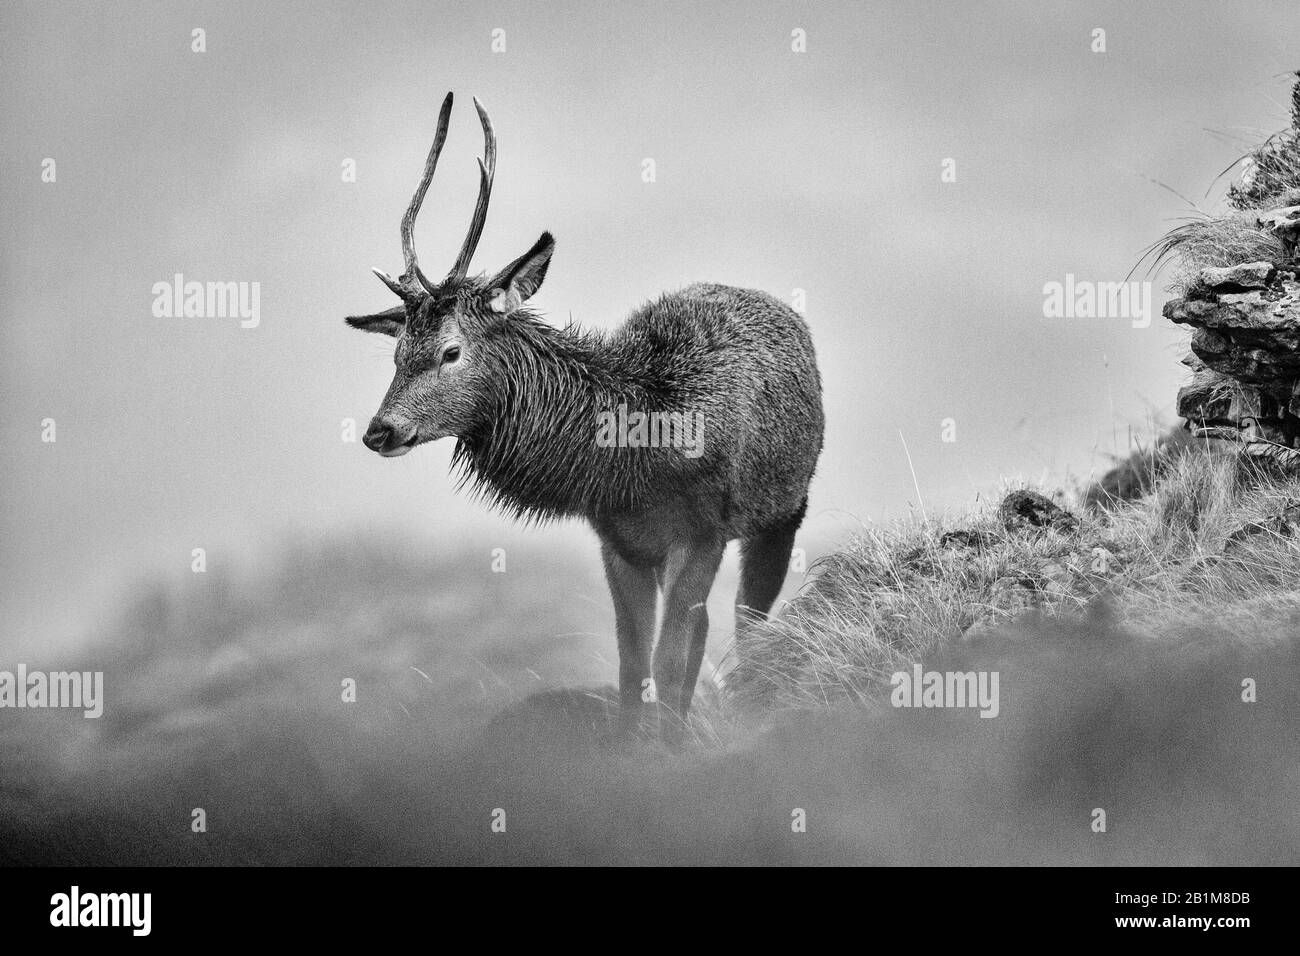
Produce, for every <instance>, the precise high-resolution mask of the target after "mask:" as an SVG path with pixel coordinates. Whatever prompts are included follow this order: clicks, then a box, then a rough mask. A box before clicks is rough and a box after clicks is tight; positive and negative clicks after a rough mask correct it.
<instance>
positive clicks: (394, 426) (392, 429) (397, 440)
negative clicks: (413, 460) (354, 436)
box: [361, 415, 415, 457]
mask: <svg viewBox="0 0 1300 956" xmlns="http://www.w3.org/2000/svg"><path fill="white" fill-rule="evenodd" d="M361 441H362V442H363V443H364V444H365V446H366V447H367V448H369V449H370V450H371V451H375V452H378V453H379V454H381V455H384V456H387V457H393V456H396V455H404V454H406V453H407V452H408V451H410V450H411V449H412V448H413V447H414V446H415V426H414V425H412V424H410V423H409V422H400V421H395V420H393V419H389V418H384V417H383V416H381V415H376V416H375V417H374V418H372V419H371V420H370V427H369V428H367V429H366V434H365V437H363V438H362V439H361Z"/></svg>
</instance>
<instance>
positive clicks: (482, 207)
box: [371, 93, 497, 299]
mask: <svg viewBox="0 0 1300 956" xmlns="http://www.w3.org/2000/svg"><path fill="white" fill-rule="evenodd" d="M451 103H452V95H451V94H450V93H448V94H447V98H446V99H444V100H443V101H442V109H441V110H440V111H439V112H438V131H437V133H435V134H434V137H433V146H432V147H431V148H430V149H429V158H428V159H426V160H425V161H424V176H423V177H421V179H420V185H418V186H416V187H415V195H414V196H412V197H411V203H410V205H408V206H407V207H406V214H405V215H403V216H402V259H403V261H404V262H405V264H406V268H405V271H404V272H403V273H402V275H401V276H399V277H398V278H397V279H394V278H393V277H392V276H390V275H389V274H388V273H387V272H384V271H383V270H382V269H372V270H371V271H373V272H374V274H375V275H377V276H379V278H380V280H381V281H382V282H383V283H384V285H386V286H388V288H389V289H391V290H392V291H393V292H394V293H396V294H397V295H399V296H401V297H402V298H403V299H411V298H413V297H418V296H419V295H420V294H421V291H422V290H423V292H426V293H428V294H429V295H433V294H434V293H436V292H437V290H438V285H435V284H434V283H432V282H430V281H429V278H428V276H426V275H425V274H424V272H423V271H422V270H421V269H420V263H419V260H418V258H417V257H416V254H415V238H414V235H413V232H414V229H415V217H416V216H418V215H419V214H420V206H422V205H423V204H424V194H425V193H426V192H428V191H429V183H431V182H432V181H433V173H434V170H436V169H437V168H438V156H439V154H440V153H441V152H442V144H443V143H444V142H446V139H447V123H448V121H449V120H450V119H451ZM474 108H475V109H476V110H477V111H478V118H479V122H480V123H481V124H482V125H483V153H484V159H481V160H479V164H478V169H479V187H478V202H477V203H476V204H475V206H474V218H473V219H471V220H470V224H469V232H468V233H467V234H466V235H465V242H464V244H463V245H462V246H461V247H460V255H458V256H457V257H456V264H455V265H453V266H452V267H451V271H450V272H448V273H447V278H445V279H443V281H442V283H440V284H441V285H445V284H446V283H448V282H459V281H460V280H462V279H464V278H465V276H466V275H468V273H469V262H470V259H472V258H473V257H474V250H475V249H476V248H477V247H478V240H479V236H481V235H482V234H483V223H484V222H485V221H486V220H487V208H488V201H489V200H490V199H491V197H492V179H493V177H494V176H495V175H496V168H497V137H496V133H495V132H493V130H492V121H491V120H490V119H488V115H487V110H485V109H484V108H483V104H482V103H480V102H479V101H478V97H475V98H474Z"/></svg>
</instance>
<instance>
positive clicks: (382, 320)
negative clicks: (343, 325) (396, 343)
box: [344, 305, 406, 336]
mask: <svg viewBox="0 0 1300 956" xmlns="http://www.w3.org/2000/svg"><path fill="white" fill-rule="evenodd" d="M344 321H345V322H347V324H348V325H350V326H352V327H353V328H354V329H360V330H361V331H362V332H380V333H382V334H384V335H393V336H396V335H397V333H398V332H401V331H402V326H404V325H406V306H405V305H395V306H393V307H392V308H391V309H385V310H384V311H383V312H376V313H375V314H374V315H349V316H348V317H347V318H346V319H344Z"/></svg>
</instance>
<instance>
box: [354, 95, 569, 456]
mask: <svg viewBox="0 0 1300 956" xmlns="http://www.w3.org/2000/svg"><path fill="white" fill-rule="evenodd" d="M451 101H452V98H451V94H450V93H448V94H447V98H446V99H445V100H443V102H442V110H441V112H440V113H439V114H438V131H437V134H436V135H435V136H434V139H433V147H432V148H431V149H430V150H429V158H428V159H427V160H426V161H425V163H424V176H423V177H422V178H421V179H420V185H419V186H417V187H416V190H415V195H414V196H412V197H411V203H410V205H409V206H407V209H406V214H405V215H404V216H402V257H403V259H404V261H405V264H406V267H405V270H404V271H403V272H402V274H401V275H400V276H398V277H397V278H396V279H394V278H393V277H392V276H390V275H389V274H388V273H386V272H384V271H382V270H380V269H375V270H374V273H375V275H377V276H378V277H379V278H380V279H381V280H382V281H383V283H384V285H386V286H388V288H389V289H390V290H391V291H392V292H393V293H394V294H395V295H396V296H397V297H398V298H400V299H401V300H402V302H401V304H400V305H396V306H393V307H392V308H391V309H387V310H386V311H383V312H376V313H375V314H373V315H354V316H349V317H348V319H347V323H348V325H350V326H352V327H353V328H356V329H361V330H363V331H366V332H379V333H382V334H384V335H391V336H393V337H394V338H396V339H397V345H396V349H395V351H394V354H393V362H394V364H395V365H396V366H397V371H396V373H395V374H394V375H393V383H392V384H391V385H390V386H389V387H388V394H386V395H385V396H384V401H383V404H381V405H380V406H379V411H378V412H377V413H376V414H375V417H374V418H373V419H371V421H370V427H369V428H368V429H367V430H366V435H365V438H364V439H363V441H364V442H365V444H366V447H368V448H370V449H371V450H373V451H376V452H378V453H379V454H381V455H384V456H386V457H394V456H397V455H404V454H405V453H406V452H408V451H410V450H411V449H412V448H414V447H415V446H416V445H419V444H421V443H423V442H426V441H433V440H434V439H437V438H445V437H448V436H459V435H462V434H464V432H465V430H467V429H470V428H472V427H474V425H475V424H477V422H476V420H475V419H476V414H477V412H478V410H479V409H480V408H481V407H482V406H483V404H484V402H483V399H484V397H485V396H486V395H487V394H488V393H489V390H491V389H493V388H499V387H500V386H501V382H502V378H501V376H502V373H503V371H504V370H503V369H502V368H499V367H498V362H497V357H496V356H495V354H494V350H493V342H494V340H495V339H496V338H497V337H498V336H499V335H500V334H501V333H502V332H503V331H505V328H504V324H505V323H508V322H509V321H510V320H511V315H512V313H514V312H515V311H517V310H518V309H519V308H520V307H521V306H522V305H523V304H524V303H525V302H526V301H527V300H528V298H529V297H530V296H531V295H532V294H533V293H534V292H536V291H537V289H538V287H540V286H541V284H542V280H543V279H544V278H545V277H546V268H547V266H548V265H549V264H550V261H551V252H552V251H553V250H554V249H555V240H554V239H552V238H551V234H550V233H549V232H544V233H542V237H541V238H540V239H538V240H537V242H536V243H534V245H533V247H532V248H531V249H529V250H528V251H527V252H525V253H524V254H523V255H522V256H520V257H519V258H518V259H516V260H515V261H514V262H512V263H510V264H509V265H508V266H506V267H505V268H504V269H502V270H501V271H500V272H498V273H497V274H496V275H494V276H492V277H490V278H489V277H487V276H483V275H480V276H470V275H469V263H470V259H471V258H473V256H474V249H475V247H476V246H477V245H478V240H479V236H480V235H481V234H482V232H483V223H484V220H485V219H486V218H487V208H488V200H489V199H490V197H491V195H492V177H493V175H494V174H495V172H496V156H497V143H496V134H495V133H494V132H493V131H492V122H491V120H489V119H488V115H487V111H486V110H484V109H483V105H482V104H481V103H479V101H478V100H477V99H475V100H474V107H475V109H477V110H478V117H479V121H480V122H481V123H482V124H483V140H484V148H483V151H484V159H482V160H480V161H479V192H478V202H477V204H476V205H475V207H474V218H473V219H472V220H471V221H470V225H469V232H468V233H467V234H466V235H465V242H464V244H463V245H462V246H461V248H460V254H459V255H458V256H457V257H456V263H455V265H453V266H452V267H451V271H450V272H448V273H447V276H446V278H444V279H443V280H442V281H441V282H431V281H429V278H428V277H427V276H426V275H425V274H424V272H423V271H422V270H421V269H420V264H419V262H418V260H417V258H416V255H415V243H414V241H413V239H412V230H413V228H414V226H415V217H416V216H417V215H418V214H419V212H420V205H421V204H422V203H423V202H424V194H425V193H426V192H427V191H428V189H429V183H430V182H431V181H432V180H433V172H434V169H435V168H436V167H437V165H438V154H439V153H441V152H442V144H443V141H444V140H446V138H447V122H448V120H449V119H450V117H451Z"/></svg>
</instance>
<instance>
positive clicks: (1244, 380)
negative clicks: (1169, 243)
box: [1164, 216, 1300, 458]
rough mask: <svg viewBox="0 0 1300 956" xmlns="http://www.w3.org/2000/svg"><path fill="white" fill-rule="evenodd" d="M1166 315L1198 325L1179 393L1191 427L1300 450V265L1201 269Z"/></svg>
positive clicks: (1259, 444)
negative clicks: (1187, 374) (1188, 370)
mask: <svg viewBox="0 0 1300 956" xmlns="http://www.w3.org/2000/svg"><path fill="white" fill-rule="evenodd" d="M1294 218H1296V217H1294V216H1286V217H1282V219H1281V220H1280V221H1286V222H1290V221H1291V220H1292V219H1294ZM1164 314H1165V317H1166V318H1168V319H1169V320H1170V321H1172V322H1176V323H1179V324H1182V325H1187V326H1190V327H1192V328H1193V329H1194V330H1195V331H1194V332H1193V334H1192V341H1191V348H1192V351H1191V354H1189V355H1188V356H1187V357H1186V358H1185V359H1184V360H1183V364H1185V365H1187V366H1188V367H1190V368H1191V370H1192V381H1191V383H1190V384H1189V385H1187V386H1185V387H1184V388H1182V389H1181V390H1180V391H1179V393H1178V414H1179V415H1180V416H1181V417H1182V418H1185V419H1186V420H1187V421H1188V424H1189V425H1190V427H1191V428H1192V429H1193V431H1194V432H1196V433H1197V434H1200V435H1206V436H1208V437H1212V438H1222V439H1230V440H1241V441H1244V442H1246V443H1247V445H1249V446H1252V450H1254V451H1259V450H1261V448H1263V447H1264V446H1273V448H1275V449H1277V450H1278V453H1282V450H1284V449H1286V450H1294V449H1296V448H1298V447H1300V270H1297V269H1293V268H1290V267H1285V266H1284V267H1281V268H1279V267H1278V266H1276V265H1275V264H1273V263H1270V262H1249V263H1243V264H1241V265H1237V266H1232V267H1229V268H1223V269H1202V270H1201V272H1200V274H1199V276H1198V281H1197V282H1195V283H1194V284H1193V286H1192V288H1191V289H1190V290H1189V293H1188V295H1187V296H1185V297H1184V298H1180V299H1172V300H1170V301H1169V302H1168V303H1166V305H1165V308H1164ZM1296 457H1297V458H1300V452H1298V453H1297V454H1296Z"/></svg>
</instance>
